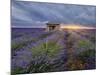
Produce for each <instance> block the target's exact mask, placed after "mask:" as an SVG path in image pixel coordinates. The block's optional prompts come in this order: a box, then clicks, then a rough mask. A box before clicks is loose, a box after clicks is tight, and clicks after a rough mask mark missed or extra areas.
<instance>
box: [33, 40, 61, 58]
mask: <svg viewBox="0 0 100 75" xmlns="http://www.w3.org/2000/svg"><path fill="white" fill-rule="evenodd" d="M60 49H61V47H60V45H58V44H57V43H56V42H54V41H49V42H45V43H42V44H40V45H39V46H36V47H33V48H32V49H31V50H32V53H33V56H39V55H42V54H43V55H47V56H49V57H54V56H56V54H57V52H59V50H60Z"/></svg>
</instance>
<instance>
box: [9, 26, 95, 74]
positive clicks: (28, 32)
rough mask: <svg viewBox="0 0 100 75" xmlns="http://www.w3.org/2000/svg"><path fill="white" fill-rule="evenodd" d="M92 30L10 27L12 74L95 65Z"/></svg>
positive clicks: (93, 30)
mask: <svg viewBox="0 0 100 75" xmlns="http://www.w3.org/2000/svg"><path fill="white" fill-rule="evenodd" d="M95 31H96V30H95V29H78V30H71V29H63V30H62V31H51V32H47V31H45V29H43V28H12V36H11V37H12V39H11V40H12V42H11V52H12V53H11V71H12V75H15V74H25V73H42V72H58V71H72V70H88V69H95V68H96V65H95V63H96V61H95V59H96V57H95V54H96V49H95V44H96V40H95V33H96V32H95Z"/></svg>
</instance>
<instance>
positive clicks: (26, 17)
mask: <svg viewBox="0 0 100 75" xmlns="http://www.w3.org/2000/svg"><path fill="white" fill-rule="evenodd" d="M11 9H12V11H11V26H12V27H41V26H42V27H44V26H45V24H46V23H47V22H55V23H62V24H66V25H67V24H80V25H84V26H88V25H89V26H94V27H95V25H96V12H95V11H96V7H95V6H90V5H72V4H55V3H40V2H30V1H29V2H28V1H26V2H25V1H12V6H11Z"/></svg>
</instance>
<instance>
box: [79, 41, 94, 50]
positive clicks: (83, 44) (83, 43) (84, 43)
mask: <svg viewBox="0 0 100 75" xmlns="http://www.w3.org/2000/svg"><path fill="white" fill-rule="evenodd" d="M78 47H79V48H80V49H81V48H84V49H86V50H87V49H95V45H94V44H93V43H92V42H90V41H89V40H80V41H79V42H78Z"/></svg>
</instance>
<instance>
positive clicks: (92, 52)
mask: <svg viewBox="0 0 100 75" xmlns="http://www.w3.org/2000/svg"><path fill="white" fill-rule="evenodd" d="M95 54H96V51H95V50H86V51H83V52H81V53H80V54H79V55H78V56H79V57H81V58H88V57H95Z"/></svg>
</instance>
